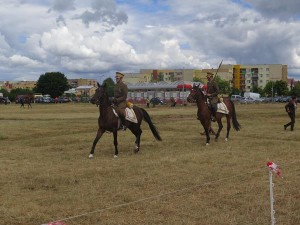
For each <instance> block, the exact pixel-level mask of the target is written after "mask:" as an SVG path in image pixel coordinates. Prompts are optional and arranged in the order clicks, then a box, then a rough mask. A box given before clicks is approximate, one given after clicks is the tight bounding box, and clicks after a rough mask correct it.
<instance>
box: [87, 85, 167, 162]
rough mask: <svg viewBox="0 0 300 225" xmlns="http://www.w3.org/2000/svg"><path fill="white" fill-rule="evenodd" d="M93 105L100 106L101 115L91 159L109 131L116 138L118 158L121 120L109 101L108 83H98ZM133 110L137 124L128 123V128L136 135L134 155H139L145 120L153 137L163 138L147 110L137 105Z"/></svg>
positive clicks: (115, 144) (116, 155)
mask: <svg viewBox="0 0 300 225" xmlns="http://www.w3.org/2000/svg"><path fill="white" fill-rule="evenodd" d="M91 103H92V104H96V105H97V106H99V111H100V115H99V118H98V131H97V135H96V138H95V140H94V142H93V145H92V149H91V151H90V155H89V157H90V158H92V157H94V151H95V147H96V145H97V142H98V141H99V139H100V138H101V136H102V135H103V134H104V132H106V131H109V132H112V133H113V137H114V146H115V155H114V157H115V158H116V157H118V153H119V151H118V127H119V118H118V117H117V116H116V115H115V113H114V110H113V106H112V104H111V102H110V100H109V97H108V94H107V90H106V83H105V84H104V85H102V86H101V85H100V84H99V83H98V88H97V90H96V93H95V95H94V96H93V97H92V99H91ZM133 110H134V112H135V115H136V118H137V123H134V122H131V121H126V126H127V128H128V129H129V130H130V131H131V132H132V133H133V134H134V135H135V137H136V139H135V149H134V153H137V152H138V151H139V150H140V140H141V134H142V130H141V123H142V121H143V119H144V120H145V121H146V122H147V123H148V125H149V127H150V129H151V131H152V134H153V136H154V137H155V139H156V140H158V141H161V140H162V139H161V137H160V135H159V132H158V131H157V129H156V127H155V126H154V124H153V123H152V121H151V118H150V116H149V114H148V113H147V112H146V110H144V109H142V108H139V107H137V106H135V105H133Z"/></svg>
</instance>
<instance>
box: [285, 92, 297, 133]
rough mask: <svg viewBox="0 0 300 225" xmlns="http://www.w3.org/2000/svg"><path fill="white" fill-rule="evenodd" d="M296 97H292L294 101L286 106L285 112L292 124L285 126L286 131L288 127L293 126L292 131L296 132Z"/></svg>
mask: <svg viewBox="0 0 300 225" xmlns="http://www.w3.org/2000/svg"><path fill="white" fill-rule="evenodd" d="M296 106H297V105H296V97H292V100H290V101H289V102H288V103H287V104H286V105H285V111H286V112H287V113H288V115H289V117H290V119H291V122H289V123H287V124H285V125H284V129H285V130H286V128H287V127H289V126H291V131H293V130H294V125H295V116H296Z"/></svg>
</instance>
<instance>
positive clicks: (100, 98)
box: [91, 82, 108, 106]
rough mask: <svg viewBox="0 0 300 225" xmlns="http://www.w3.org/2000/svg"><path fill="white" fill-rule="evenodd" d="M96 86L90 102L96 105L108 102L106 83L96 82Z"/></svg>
mask: <svg viewBox="0 0 300 225" xmlns="http://www.w3.org/2000/svg"><path fill="white" fill-rule="evenodd" d="M97 85H98V88H97V89H96V92H95V94H94V95H93V97H92V98H91V103H92V104H96V105H97V106H98V105H103V104H105V103H108V95H107V91H106V83H104V84H103V85H100V84H99V83H98V82H97Z"/></svg>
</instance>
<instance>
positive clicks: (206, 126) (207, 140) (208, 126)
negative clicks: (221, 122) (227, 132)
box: [201, 121, 211, 145]
mask: <svg viewBox="0 0 300 225" xmlns="http://www.w3.org/2000/svg"><path fill="white" fill-rule="evenodd" d="M201 124H202V126H203V128H204V132H205V135H206V145H209V142H210V136H209V132H210V128H211V124H210V121H208V122H204V121H203V122H202V121H201Z"/></svg>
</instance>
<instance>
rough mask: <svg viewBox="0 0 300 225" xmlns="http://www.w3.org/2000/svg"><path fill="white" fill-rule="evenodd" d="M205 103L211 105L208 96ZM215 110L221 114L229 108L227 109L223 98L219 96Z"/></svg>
mask: <svg viewBox="0 0 300 225" xmlns="http://www.w3.org/2000/svg"><path fill="white" fill-rule="evenodd" d="M207 103H208V104H209V105H211V102H210V99H209V98H207ZM217 112H218V113H222V114H229V110H228V109H227V106H226V105H225V103H224V101H223V98H222V97H219V96H218V100H217Z"/></svg>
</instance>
